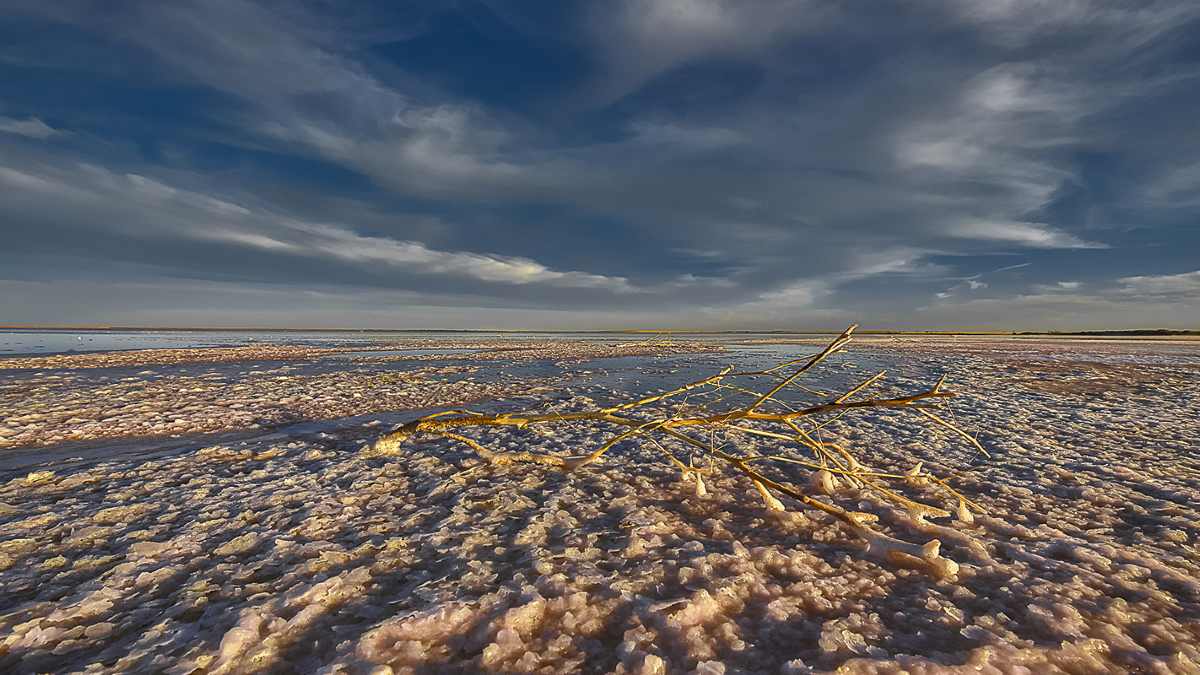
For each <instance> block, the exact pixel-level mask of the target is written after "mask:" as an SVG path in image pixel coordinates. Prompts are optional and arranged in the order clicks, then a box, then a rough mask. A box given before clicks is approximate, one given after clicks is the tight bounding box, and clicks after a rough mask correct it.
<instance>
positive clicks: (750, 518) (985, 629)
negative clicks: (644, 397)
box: [0, 341, 1200, 674]
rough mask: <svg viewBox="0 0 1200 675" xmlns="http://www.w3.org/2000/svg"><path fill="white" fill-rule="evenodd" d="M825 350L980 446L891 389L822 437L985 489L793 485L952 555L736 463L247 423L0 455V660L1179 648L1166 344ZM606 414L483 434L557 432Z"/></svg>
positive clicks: (261, 660)
mask: <svg viewBox="0 0 1200 675" xmlns="http://www.w3.org/2000/svg"><path fill="white" fill-rule="evenodd" d="M857 351H858V352H859V353H860V354H862V355H864V356H865V357H866V358H868V359H875V360H880V361H891V362H893V363H898V364H905V363H915V364H916V365H914V366H911V367H909V368H908V369H906V368H905V367H904V366H903V365H899V366H897V367H895V368H894V369H893V372H895V373H896V375H897V378H896V380H897V385H898V386H900V387H901V388H903V387H908V388H910V389H911V388H912V387H913V386H914V385H916V384H917V383H925V382H928V380H929V375H931V374H934V375H938V374H941V373H942V372H945V373H947V374H948V382H950V383H953V385H954V389H955V390H957V391H960V392H962V393H963V396H962V397H961V398H959V399H955V400H954V401H953V404H952V408H953V411H954V412H953V414H954V416H955V420H956V421H958V422H960V423H963V424H964V425H965V426H968V427H970V428H972V429H977V430H980V431H982V434H981V437H982V440H983V441H984V443H985V445H986V446H987V447H988V449H989V450H991V451H992V452H993V454H994V458H993V459H992V460H991V461H985V460H983V459H981V458H979V457H978V456H977V455H976V454H975V452H974V450H973V449H972V448H969V447H966V446H965V445H964V444H962V443H961V442H957V441H955V439H954V437H953V435H952V434H950V433H948V432H946V431H945V430H939V429H938V428H937V427H933V426H930V425H929V424H928V423H927V421H926V420H923V419H922V418H921V417H919V416H917V415H915V414H912V413H907V414H905V413H903V412H889V411H874V412H862V413H856V415H855V416H853V417H850V416H848V417H847V418H844V419H842V420H840V421H839V422H836V423H834V424H832V425H830V426H829V427H826V428H825V429H823V430H822V431H821V433H822V434H823V435H824V436H823V437H824V438H827V439H831V440H839V441H842V442H844V443H847V444H849V445H851V446H852V447H855V448H857V449H859V451H860V452H861V458H862V459H863V460H864V461H866V462H868V463H869V464H870V465H872V466H876V467H884V466H888V467H896V468H897V469H899V470H900V471H901V472H903V471H904V470H906V469H908V468H911V467H912V466H914V465H915V464H916V463H918V462H924V466H925V467H927V468H930V469H932V470H934V471H935V473H937V474H938V475H948V474H953V478H952V480H953V482H954V484H955V486H956V487H957V488H959V489H960V490H961V491H962V492H963V493H964V494H965V495H966V496H967V497H968V498H969V499H971V500H973V501H975V502H978V503H979V504H981V505H982V506H983V507H984V509H985V511H986V512H985V513H983V514H980V513H975V514H973V516H971V517H968V516H962V515H961V509H960V508H959V505H958V504H957V503H954V504H946V503H944V501H943V502H937V500H938V499H940V497H938V492H937V491H936V486H932V485H928V484H914V485H908V486H904V487H903V489H904V490H905V491H906V494H910V495H911V496H914V497H919V498H923V499H926V500H931V501H935V502H937V503H941V504H942V505H943V506H944V507H945V508H947V509H948V510H949V511H951V512H952V513H954V512H959V513H960V515H959V517H957V518H927V517H918V516H914V515H913V514H911V513H908V512H904V511H901V510H898V509H896V508H893V507H890V506H887V505H884V504H882V503H880V502H878V501H877V500H875V499H873V498H872V497H871V496H870V495H869V494H867V493H866V492H864V491H862V490H860V489H859V488H857V487H855V486H853V485H847V484H845V482H844V481H839V484H835V485H830V484H828V482H827V481H825V479H824V477H819V478H817V479H816V483H817V484H816V485H815V486H814V487H816V488H819V489H820V490H821V491H829V492H832V493H833V494H834V495H835V496H834V497H833V498H834V499H836V500H838V502H839V503H841V504H843V505H849V506H853V507H854V508H855V509H857V510H859V511H862V512H864V513H867V514H869V515H870V516H872V517H873V518H876V519H878V523H876V524H875V525H874V527H877V528H879V529H881V530H882V531H883V532H885V533H886V534H888V535H890V536H893V537H896V538H898V539H901V540H903V541H906V542H915V543H917V544H921V543H924V542H926V541H929V540H930V539H932V538H937V539H938V540H940V541H941V551H940V552H941V554H942V555H944V556H946V558H947V559H948V560H952V561H954V562H955V563H956V564H957V566H958V568H959V569H958V571H957V574H956V575H955V576H954V577H953V578H934V577H931V576H929V575H927V574H923V573H921V572H918V571H914V570H907V569H898V568H894V567H891V566H888V565H886V564H881V563H879V562H876V561H874V560H872V559H869V558H867V557H866V556H864V555H863V544H862V542H861V541H860V540H859V539H858V538H857V537H856V536H855V535H854V534H853V533H851V532H849V531H847V530H846V529H845V528H843V527H842V526H840V525H837V524H835V523H834V522H833V521H832V519H830V518H829V517H827V516H825V515H823V514H820V513H816V512H812V511H801V510H800V507H799V506H798V505H797V504H796V503H794V502H792V501H791V500H789V499H788V498H786V497H784V498H780V502H781V505H782V506H783V507H785V508H786V509H787V510H785V511H772V510H769V509H766V508H764V505H763V501H762V498H761V497H760V495H759V494H758V493H756V492H755V491H754V489H753V488H752V486H751V485H750V484H749V483H748V482H747V481H746V480H745V479H742V478H735V477H733V476H730V475H724V474H720V473H710V474H707V475H705V476H704V478H703V483H700V482H699V481H698V480H696V479H693V478H688V479H686V480H683V479H681V477H680V476H679V472H678V471H676V470H675V469H673V468H671V467H670V466H669V465H665V464H662V463H661V462H659V460H658V454H657V453H658V450H657V449H655V448H653V447H648V446H647V447H643V446H639V445H636V444H632V443H624V444H622V445H619V446H618V447H617V448H616V449H614V451H613V453H612V454H611V456H609V457H607V458H606V460H605V461H604V462H602V463H598V464H595V465H592V466H588V467H586V468H584V469H582V470H580V471H578V472H576V473H573V474H569V475H564V474H561V473H558V472H556V471H555V470H553V469H547V468H545V467H540V466H531V465H513V466H509V467H503V468H482V469H478V470H475V471H473V472H472V473H471V474H470V476H469V477H468V478H466V479H465V480H461V481H458V480H455V478H454V476H455V474H458V473H459V472H461V471H463V470H464V469H466V468H469V467H473V466H476V465H477V464H476V460H475V459H474V458H473V457H472V456H471V455H470V454H469V452H468V451H466V450H465V449H464V448H463V447H462V446H458V445H451V444H450V443H449V442H447V441H426V442H420V441H418V442H414V443H413V444H411V446H406V448H407V450H406V451H405V452H403V453H401V454H398V455H394V456H386V457H380V456H375V455H374V454H373V453H371V452H364V451H362V450H360V449H361V448H363V447H364V445H365V444H366V443H367V442H369V441H370V440H372V438H373V436H372V435H370V434H369V432H368V431H366V430H364V431H361V432H339V433H337V434H332V435H327V437H323V438H311V439H310V438H304V439H299V438H296V439H288V438H283V439H280V438H278V437H272V436H264V437H263V438H261V439H250V440H246V441H243V442H239V443H237V444H233V445H224V446H210V447H206V448H203V449H201V450H198V451H195V452H190V453H187V454H183V455H178V456H172V457H160V458H152V459H146V458H136V457H135V458H122V459H117V460H110V461H105V462H100V463H93V464H90V465H83V466H77V467H74V468H70V469H63V470H59V471H53V470H50V469H39V470H37V471H35V472H33V473H30V472H29V471H23V472H20V473H13V474H11V475H8V476H4V477H3V479H2V480H3V484H2V485H0V504H3V505H7V508H5V509H2V510H0V671H4V672H82V671H87V672H114V673H115V672H169V673H245V672H262V671H281V672H321V673H404V672H479V671H487V672H503V673H515V672H543V673H560V672H572V671H586V672H616V673H710V674H716V673H730V674H732V673H814V672H827V671H831V670H836V669H840V671H839V672H850V673H1055V672H1060V673H1126V672H1158V673H1193V672H1200V646H1198V645H1200V553H1198V551H1197V542H1198V541H1200V525H1197V519H1196V511H1197V506H1198V505H1200V455H1197V453H1196V450H1195V449H1196V447H1197V444H1198V443H1200V419H1198V418H1197V416H1196V414H1195V404H1196V401H1198V400H1200V384H1198V383H1200V378H1198V377H1197V375H1200V358H1198V356H1200V354H1197V351H1198V350H1195V349H1193V350H1192V351H1191V352H1188V351H1186V350H1183V351H1178V352H1175V351H1169V350H1164V349H1163V348H1159V347H1155V346H1151V347H1146V346H1143V345H1140V344H1127V345H1121V344H1111V343H1103V344H1090V343H1089V344H1083V345H1073V346H1072V347H1071V348H1070V349H1062V348H1061V347H1060V346H1059V345H1057V344H1054V345H1051V346H1050V347H1044V348H1043V347H1042V346H1040V345H1039V344H1037V343H1012V342H999V341H959V342H954V343H936V344H935V345H934V347H929V346H917V345H912V344H908V343H894V342H880V343H878V344H871V345H866V346H863V345H860V346H859V347H858V348H857ZM1164 353H1166V354H1167V356H1168V357H1169V358H1167V357H1164ZM1131 364H1133V365H1131ZM248 377H249V376H248ZM427 377H431V378H434V377H435V376H433V375H427ZM37 386H41V385H37ZM231 386H235V385H231ZM62 392H63V393H64V395H66V396H68V397H69V396H71V388H70V386H69V384H68V385H64V386H63V388H62ZM616 396H617V393H616V392H613V391H611V390H606V389H603V388H599V387H591V388H581V389H579V390H578V391H576V392H575V395H574V396H573V397H568V398H564V399H560V400H557V401H556V402H553V403H551V404H548V407H549V409H557V410H569V409H579V408H583V407H587V406H590V405H594V401H596V400H604V401H608V400H612V399H613V398H614V397H616ZM188 401H189V399H188V398H187V397H182V396H181V397H179V400H178V405H180V406H186V405H188ZM5 424H6V425H7V422H5ZM56 424H63V423H61V422H60V423H56ZM609 433H610V432H609V431H608V430H607V429H602V428H600V427H596V426H588V425H577V426H574V427H566V426H563V427H556V428H554V430H553V431H552V432H545V433H542V434H540V435H538V436H534V435H531V434H530V433H527V432H524V431H521V430H511V431H502V432H498V433H493V434H489V435H488V436H486V438H487V440H488V442H489V443H491V444H492V446H493V447H497V448H506V449H518V448H525V447H527V444H528V443H530V442H536V443H537V444H538V447H537V448H536V449H538V450H539V451H543V452H560V453H564V454H566V453H577V452H579V451H580V450H581V449H584V448H594V447H596V445H598V444H599V443H602V442H603V440H605V439H607V438H608V437H609ZM478 438H479V439H480V440H483V439H484V438H485V437H484V436H482V435H480V436H478ZM531 439H536V440H533V441H531ZM740 442H743V443H744V442H746V441H745V439H741V441H740ZM668 447H671V449H672V450H674V451H676V452H677V453H678V454H679V456H681V457H683V456H686V450H685V449H684V448H681V447H679V446H674V445H669V446H668ZM759 447H760V449H761V448H764V447H768V446H766V445H761V446H759ZM803 475H804V474H803V473H797V474H796V476H803ZM914 482H915V481H914ZM700 485H703V486H704V489H703V490H701V488H700Z"/></svg>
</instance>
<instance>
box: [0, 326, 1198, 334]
mask: <svg viewBox="0 0 1200 675" xmlns="http://www.w3.org/2000/svg"><path fill="white" fill-rule="evenodd" d="M0 331H22V332H46V333H116V332H120V333H399V334H419V333H452V334H454V333H457V334H464V335H471V334H479V333H511V334H514V335H522V334H530V333H537V334H546V335H581V334H611V335H663V336H667V335H837V334H839V333H841V331H842V329H836V330H835V329H815V330H752V329H746V330H670V329H637V328H628V329H599V330H539V329H535V328H521V329H514V328H265V327H254V328H245V327H241V328H219V327H218V328H201V327H179V326H38V325H23V324H15V325H0ZM857 334H858V335H864V336H866V335H912V336H948V337H949V336H966V337H1200V329H1195V330H1185V329H1168V328H1131V329H1114V330H1083V331H1030V330H1023V331H998V330H997V331H972V330H859V331H858V332H857Z"/></svg>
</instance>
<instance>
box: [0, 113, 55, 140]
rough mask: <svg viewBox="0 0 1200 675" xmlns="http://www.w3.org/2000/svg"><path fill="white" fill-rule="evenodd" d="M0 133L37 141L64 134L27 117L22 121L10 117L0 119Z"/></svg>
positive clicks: (36, 119)
mask: <svg viewBox="0 0 1200 675" xmlns="http://www.w3.org/2000/svg"><path fill="white" fill-rule="evenodd" d="M0 132H3V133H7V134H16V135H17V136H25V137H26V138H36V139H38V140H45V139H47V138H52V137H54V136H59V135H62V134H64V133H66V132H64V131H62V130H60V129H55V128H54V127H51V126H50V125H48V124H46V123H45V122H43V121H42V120H40V119H38V118H37V117H29V118H26V119H23V120H19V119H14V118H12V117H0Z"/></svg>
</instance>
